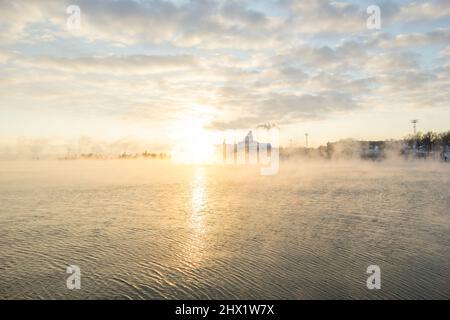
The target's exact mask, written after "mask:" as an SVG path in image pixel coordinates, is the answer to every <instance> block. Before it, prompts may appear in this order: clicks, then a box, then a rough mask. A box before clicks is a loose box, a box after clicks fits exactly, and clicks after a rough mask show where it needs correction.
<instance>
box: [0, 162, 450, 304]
mask: <svg viewBox="0 0 450 320" xmlns="http://www.w3.org/2000/svg"><path fill="white" fill-rule="evenodd" d="M449 174H450V166H449V165H448V164H445V163H438V162H419V161H417V162H410V163H406V162H403V161H398V162H397V161H386V162H382V163H374V162H359V161H354V162H350V161H336V162H328V161H311V162H305V161H302V162H283V163H282V165H281V167H280V172H279V174H278V175H275V176H260V175H259V170H258V169H257V168H254V167H248V166H239V167H234V166H204V167H196V166H181V165H173V164H170V163H166V162H158V161H138V160H136V161H60V162H57V161H54V162H51V161H48V162H47V161H35V162H3V163H2V165H1V167H0V181H1V184H0V203H1V204H2V206H1V207H0V268H1V275H2V276H1V277H0V298H7V299H12V298H57V299H61V298H64V299H67V298H69V299H70V298H132V299H158V298H164V299H166V298H168V299H170V298H206V299H212V298H230V299H233V298H264V299H269V298H275V299H284V298H289V299H311V298H319V299H325V298H447V299H448V298H449V297H450V283H449V281H450V262H449V261H450V247H449V243H450V232H449V231H450V216H449V214H448V212H449V210H448V208H449V206H450V199H449V196H448V195H449V194H450V180H449V179H450V178H449V177H450V175H449ZM70 264H75V265H78V266H80V267H81V271H82V290H77V291H70V290H68V289H67V288H66V287H65V279H66V276H67V274H66V273H65V270H66V266H67V265H70ZM371 264H377V265H379V266H380V267H381V269H382V290H380V291H369V290H367V288H366V285H365V281H366V277H367V275H366V273H365V271H366V268H367V266H369V265H371Z"/></svg>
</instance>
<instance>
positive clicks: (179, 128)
mask: <svg viewBox="0 0 450 320" xmlns="http://www.w3.org/2000/svg"><path fill="white" fill-rule="evenodd" d="M171 136H172V137H173V138H174V143H173V148H172V151H171V155H172V160H173V161H174V162H177V163H186V164H205V163H212V162H213V161H214V138H213V136H212V134H211V133H210V132H209V131H207V130H205V129H204V121H203V120H202V119H198V118H195V117H190V118H187V119H180V120H177V121H176V122H175V123H174V124H173V125H172V126H171Z"/></svg>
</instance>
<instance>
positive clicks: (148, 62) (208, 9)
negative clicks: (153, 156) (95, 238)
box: [0, 0, 450, 154]
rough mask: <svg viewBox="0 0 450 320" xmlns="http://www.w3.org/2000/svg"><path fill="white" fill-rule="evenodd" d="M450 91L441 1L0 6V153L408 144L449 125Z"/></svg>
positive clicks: (101, 0)
mask: <svg viewBox="0 0 450 320" xmlns="http://www.w3.org/2000/svg"><path fill="white" fill-rule="evenodd" d="M70 5H76V6H78V7H79V8H80V20H79V21H80V24H79V28H73V24H71V22H73V21H74V20H73V17H74V16H73V15H72V14H71V13H67V11H66V10H67V8H68V7H69V6H70ZM370 5H376V6H378V7H379V8H380V22H381V24H380V28H379V29H374V28H368V26H367V19H368V18H369V17H370V14H368V13H367V8H368V7H369V6H370ZM68 19H69V24H68ZM449 85H450V1H447V0H437V1H324V0H312V1H294V0H267V1H249V0H241V1H233V0H231V1H223V0H199V1H187V0H186V1H182V0H177V1H175V0H173V1H162V0H154V1H147V0H117V1H112V0H111V1H107V0H97V1H89V0H70V1H61V0H57V1H54V0H48V1H24V0H14V1H12V0H11V1H9V0H0V154H1V153H8V152H13V151H14V152H18V150H19V151H21V150H22V151H24V150H25V151H26V150H29V149H33V150H35V151H36V150H38V151H39V150H44V149H45V148H47V149H48V148H50V147H51V146H53V147H55V148H56V147H57V148H59V149H58V150H67V151H69V150H72V151H74V150H79V147H80V145H82V146H83V148H84V150H89V151H91V152H105V150H106V151H108V150H109V151H110V152H121V151H128V150H129V151H133V150H138V149H141V150H143V149H149V150H161V151H162V150H164V151H166V150H170V148H171V146H173V145H174V144H177V143H180V142H181V143H204V142H205V141H204V140H202V138H201V137H204V136H205V135H208V137H210V138H209V139H210V141H211V142H216V143H220V142H221V141H222V139H223V137H224V135H225V132H229V131H230V130H236V131H235V132H238V133H239V134H241V133H242V134H244V133H245V132H246V131H247V130H248V129H252V128H256V127H257V126H258V125H262V124H267V123H275V124H276V125H277V126H278V127H279V128H280V139H281V145H290V144H292V145H295V146H302V145H304V144H305V136H304V134H305V133H306V132H308V133H309V142H310V146H319V145H321V144H326V143H327V142H328V141H336V140H339V139H344V138H354V139H377V140H378V139H390V138H402V137H404V136H405V135H407V134H410V133H412V125H411V123H410V120H412V119H419V123H418V129H419V130H421V131H428V130H434V131H445V130H449V129H450V126H449V123H450V121H449V120H450V90H449V87H450V86H449ZM208 141H209V140H208ZM77 146H78V149H76V148H77Z"/></svg>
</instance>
